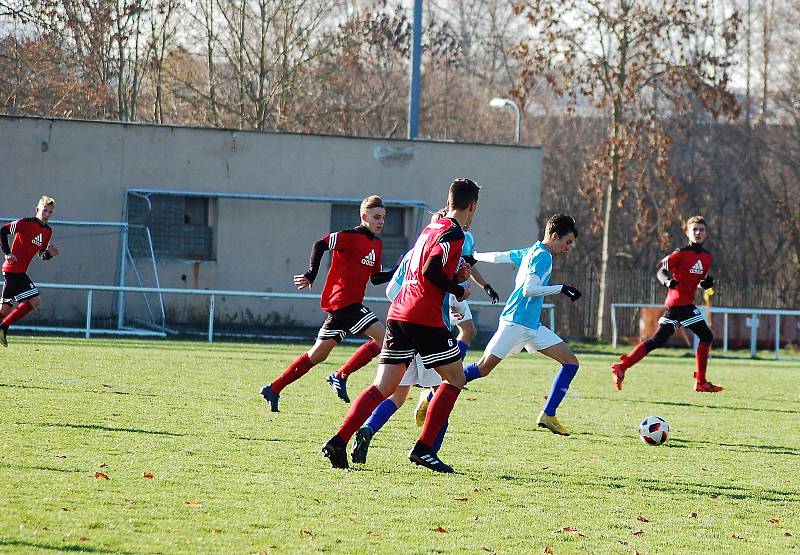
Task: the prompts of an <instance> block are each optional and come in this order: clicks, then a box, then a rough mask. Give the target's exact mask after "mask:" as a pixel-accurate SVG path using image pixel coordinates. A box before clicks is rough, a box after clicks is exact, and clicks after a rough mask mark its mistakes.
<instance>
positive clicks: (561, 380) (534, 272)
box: [464, 214, 581, 435]
mask: <svg viewBox="0 0 800 555" xmlns="http://www.w3.org/2000/svg"><path fill="white" fill-rule="evenodd" d="M577 236H578V231H577V229H576V227H575V220H574V219H573V218H572V217H570V216H565V215H564V214H556V215H555V216H553V217H552V218H550V219H549V220H548V221H547V225H546V227H545V234H544V238H543V239H542V240H541V241H537V242H536V243H535V244H534V245H533V246H531V247H529V248H527V249H519V250H512V251H506V252H492V253H475V255H474V256H475V259H476V260H479V261H482V262H490V263H495V264H499V263H508V264H514V265H515V266H517V267H518V268H519V270H518V271H517V277H516V279H515V282H514V291H513V293H511V296H509V298H508V301H506V305H505V307H504V308H503V312H502V313H501V314H500V324H499V325H498V327H497V331H496V332H495V334H494V335H493V336H492V339H491V340H490V341H489V344H488V345H487V346H486V350H485V351H484V353H483V356H482V357H481V359H480V360H479V361H478V362H477V363H472V364H470V365H469V366H467V367H466V368H465V369H464V374H465V375H466V377H467V381H468V382H469V381H471V380H474V379H477V378H482V377H485V376H487V375H488V374H489V373H490V372H491V371H492V370H493V369H494V368H495V367H496V366H497V365H498V364H500V361H502V360H503V359H504V358H506V357H508V356H511V355H514V354H516V353H519V352H520V351H521V350H522V349H523V348H524V349H525V350H527V351H528V352H533V351H539V352H540V353H542V354H543V355H547V356H548V357H550V358H552V359H554V360H555V361H557V362H559V363H560V364H561V369H560V370H559V371H558V373H557V374H556V377H555V379H554V380H553V385H552V387H551V389H550V394H549V395H548V396H547V403H546V404H545V407H544V410H543V411H542V413H541V414H540V415H539V418H538V421H537V424H538V425H539V426H541V427H542V428H547V429H548V430H550V431H551V432H553V433H555V434H560V435H569V433H568V432H567V430H566V429H565V428H564V426H562V425H561V423H560V422H559V421H558V419H557V418H556V410H557V409H558V406H559V404H560V403H561V401H562V400H563V399H564V396H565V395H566V393H567V389H569V385H570V383H571V382H572V379H573V378H574V377H575V375H576V374H577V372H578V359H577V358H575V355H574V354H573V353H572V351H571V350H570V348H569V347H568V346H567V344H566V343H564V341H563V340H562V339H561V338H560V337H558V336H557V335H556V334H555V333H553V332H552V331H550V330H549V329H548V328H547V326H544V325H542V323H541V315H542V305H543V304H544V297H545V296H546V295H554V294H557V293H562V294H564V295H566V296H567V297H569V298H570V300H572V301H573V302H574V301H577V300H578V299H579V298H580V297H581V292H580V291H578V290H577V289H575V288H574V287H571V286H569V285H563V284H559V285H550V274H551V273H552V271H553V257H554V256H560V255H564V254H567V253H569V252H570V251H571V250H572V247H573V246H574V244H575V239H576V238H577Z"/></svg>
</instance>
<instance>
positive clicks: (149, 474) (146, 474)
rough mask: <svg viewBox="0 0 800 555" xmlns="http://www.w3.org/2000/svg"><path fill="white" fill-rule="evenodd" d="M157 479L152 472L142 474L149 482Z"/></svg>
mask: <svg viewBox="0 0 800 555" xmlns="http://www.w3.org/2000/svg"><path fill="white" fill-rule="evenodd" d="M155 477H156V475H155V474H153V473H152V472H145V473H144V474H142V478H147V479H148V480H152V479H153V478H155Z"/></svg>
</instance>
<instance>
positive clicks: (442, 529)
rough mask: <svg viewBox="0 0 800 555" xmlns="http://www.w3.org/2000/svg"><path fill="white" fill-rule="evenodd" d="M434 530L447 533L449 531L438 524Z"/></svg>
mask: <svg viewBox="0 0 800 555" xmlns="http://www.w3.org/2000/svg"><path fill="white" fill-rule="evenodd" d="M433 531H434V532H439V533H440V534H446V533H447V530H445V529H444V528H442V527H441V526H437V527H436V528H434V529H433Z"/></svg>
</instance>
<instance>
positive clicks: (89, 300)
mask: <svg viewBox="0 0 800 555" xmlns="http://www.w3.org/2000/svg"><path fill="white" fill-rule="evenodd" d="M92 293H93V291H92V290H91V289H89V293H88V294H87V295H86V333H85V335H84V337H86V339H89V335H90V332H91V329H92Z"/></svg>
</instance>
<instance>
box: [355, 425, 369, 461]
mask: <svg viewBox="0 0 800 555" xmlns="http://www.w3.org/2000/svg"><path fill="white" fill-rule="evenodd" d="M373 435H375V434H374V433H373V431H372V428H370V427H369V426H362V427H361V428H359V429H358V431H357V432H356V439H355V442H354V443H353V449H352V450H351V451H350V456H351V457H353V462H354V463H359V464H364V463H366V462H367V450H369V442H370V441H372V436H373Z"/></svg>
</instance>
